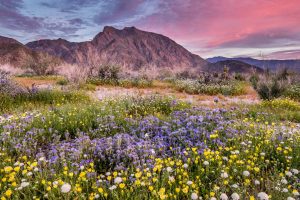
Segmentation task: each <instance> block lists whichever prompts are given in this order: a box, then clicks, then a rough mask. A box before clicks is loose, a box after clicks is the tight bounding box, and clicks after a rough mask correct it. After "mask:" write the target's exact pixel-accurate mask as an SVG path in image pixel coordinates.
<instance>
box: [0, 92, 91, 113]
mask: <svg viewBox="0 0 300 200" xmlns="http://www.w3.org/2000/svg"><path fill="white" fill-rule="evenodd" d="M0 99H1V101H0V113H11V112H21V111H25V110H32V109H37V108H41V107H49V106H55V105H60V104H66V103H77V102H89V97H87V96H86V95H85V94H84V93H83V92H75V91H59V90H39V91H38V92H34V93H30V92H28V93H20V94H16V95H13V96H12V95H8V94H0Z"/></svg>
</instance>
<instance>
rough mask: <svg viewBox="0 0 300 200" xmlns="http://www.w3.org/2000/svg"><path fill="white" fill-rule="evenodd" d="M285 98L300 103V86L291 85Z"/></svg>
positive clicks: (285, 93)
mask: <svg viewBox="0 0 300 200" xmlns="http://www.w3.org/2000/svg"><path fill="white" fill-rule="evenodd" d="M283 95H284V96H285V97H288V98H291V99H294V100H297V101H300V85H299V84H297V85H291V86H290V87H288V88H287V89H286V91H285V92H284V94H283Z"/></svg>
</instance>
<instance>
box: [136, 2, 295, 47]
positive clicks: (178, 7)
mask: <svg viewBox="0 0 300 200" xmlns="http://www.w3.org/2000/svg"><path fill="white" fill-rule="evenodd" d="M182 2H184V3H183V4H182ZM299 19H300V1H299V0H289V1H285V0H272V1H271V0H255V1H254V0H242V1H241V0H222V1H220V0H201V1H199V0H187V1H179V0H177V1H171V0H170V1H167V3H163V4H162V5H161V12H159V13H156V14H153V15H151V16H149V17H147V18H145V19H143V20H142V21H141V22H140V23H139V27H141V28H145V29H148V30H152V31H154V32H160V33H162V34H165V35H167V36H169V37H171V38H174V39H175V40H178V41H180V42H181V43H182V44H185V45H187V46H192V47H194V48H209V49H212V48H222V47H226V48H228V47H247V48H249V47H250V48H251V47H260V48H264V47H273V46H280V45H284V44H285V43H286V42H289V43H291V42H296V41H299V40H300V21H299ZM299 46H300V42H299Z"/></svg>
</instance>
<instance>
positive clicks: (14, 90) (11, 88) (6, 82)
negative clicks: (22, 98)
mask: <svg viewBox="0 0 300 200" xmlns="http://www.w3.org/2000/svg"><path fill="white" fill-rule="evenodd" d="M25 92H26V90H25V89H24V88H22V87H20V86H19V85H17V84H16V83H14V82H13V81H12V80H11V78H10V75H9V73H8V72H5V71H2V70H0V94H8V95H12V96H14V95H17V94H19V93H25Z"/></svg>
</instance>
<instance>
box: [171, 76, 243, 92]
mask: <svg viewBox="0 0 300 200" xmlns="http://www.w3.org/2000/svg"><path fill="white" fill-rule="evenodd" d="M174 87H175V89H176V90H178V91H180V92H186V93H189V94H207V95H216V94H223V95H241V94H244V93H245V83H243V82H237V81H232V82H230V83H228V84H218V83H208V84H205V83H202V82H199V81H197V80H190V79H188V80H177V81H175V82H174Z"/></svg>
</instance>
